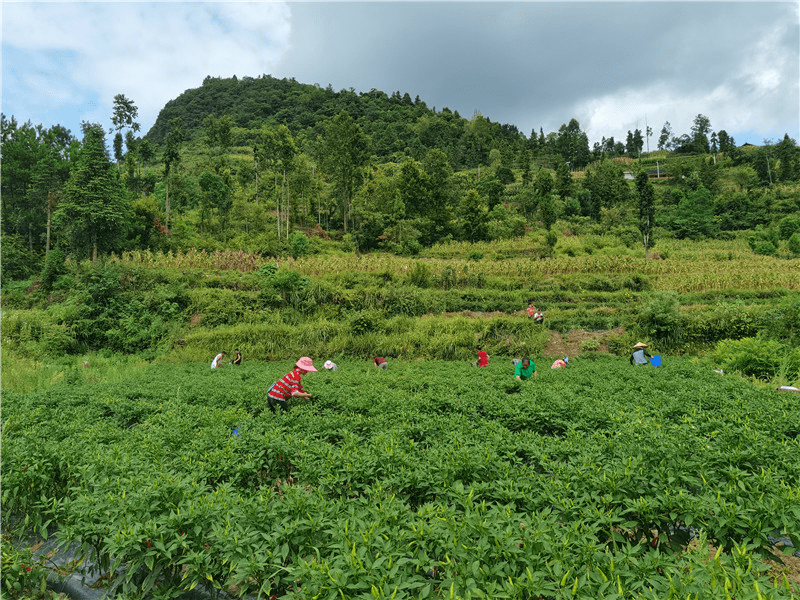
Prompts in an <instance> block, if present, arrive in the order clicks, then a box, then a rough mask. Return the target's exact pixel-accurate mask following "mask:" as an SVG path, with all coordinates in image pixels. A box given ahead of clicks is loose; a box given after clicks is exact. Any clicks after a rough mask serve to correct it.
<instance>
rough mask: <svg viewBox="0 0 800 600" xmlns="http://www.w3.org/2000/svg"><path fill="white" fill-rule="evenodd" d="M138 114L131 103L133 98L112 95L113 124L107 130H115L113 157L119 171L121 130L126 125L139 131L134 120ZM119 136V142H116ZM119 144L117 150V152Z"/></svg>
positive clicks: (137, 110) (111, 131)
mask: <svg viewBox="0 0 800 600" xmlns="http://www.w3.org/2000/svg"><path fill="white" fill-rule="evenodd" d="M137 116H139V109H138V108H136V105H135V104H134V103H133V100H131V99H129V98H126V97H125V95H124V94H117V95H116V96H114V112H113V114H112V115H111V123H112V124H113V125H114V126H113V127H112V128H111V129H110V130H109V131H108V132H109V133H113V132H115V131H116V132H117V133H116V135H115V136H114V158H116V160H117V171H119V163H120V161H121V160H122V130H123V129H125V128H126V127H127V128H129V129H132V130H133V131H139V128H140V126H139V123H137V122H136V121H135V119H136V117H137ZM117 138H119V142H117ZM117 146H119V152H117Z"/></svg>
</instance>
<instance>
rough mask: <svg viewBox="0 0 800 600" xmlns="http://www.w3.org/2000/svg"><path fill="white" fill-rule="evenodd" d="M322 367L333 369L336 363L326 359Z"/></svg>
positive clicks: (335, 367)
mask: <svg viewBox="0 0 800 600" xmlns="http://www.w3.org/2000/svg"><path fill="white" fill-rule="evenodd" d="M322 367H323V368H325V369H328V371H335V370H336V369H337V366H336V363H335V362H333V361H332V360H326V361H325V364H324V365H322Z"/></svg>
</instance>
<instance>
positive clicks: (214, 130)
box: [203, 113, 233, 153]
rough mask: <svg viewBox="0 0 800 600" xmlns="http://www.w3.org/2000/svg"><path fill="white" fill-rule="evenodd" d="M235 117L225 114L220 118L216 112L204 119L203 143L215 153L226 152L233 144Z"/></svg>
mask: <svg viewBox="0 0 800 600" xmlns="http://www.w3.org/2000/svg"><path fill="white" fill-rule="evenodd" d="M232 132H233V119H231V117H230V116H228V115H223V116H221V117H220V118H219V119H218V118H216V117H215V116H214V114H213V113H212V114H210V115H208V116H207V117H206V118H205V119H203V134H204V135H203V143H204V144H205V145H206V146H208V148H209V149H210V150H211V151H212V152H215V153H220V152H225V151H226V150H227V149H228V148H230V147H231V144H233V133H232Z"/></svg>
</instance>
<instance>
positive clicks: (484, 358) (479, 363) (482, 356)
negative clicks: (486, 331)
mask: <svg viewBox="0 0 800 600" xmlns="http://www.w3.org/2000/svg"><path fill="white" fill-rule="evenodd" d="M476 349H477V350H478V360H476V361H475V362H474V363H472V366H473V367H488V366H489V355H488V354H486V352H485V351H484V350H483V348H482V347H481V346H478V347H477V348H476Z"/></svg>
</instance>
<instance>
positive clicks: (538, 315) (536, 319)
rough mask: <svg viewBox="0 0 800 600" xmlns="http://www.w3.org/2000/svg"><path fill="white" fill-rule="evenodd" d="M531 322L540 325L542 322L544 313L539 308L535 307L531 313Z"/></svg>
mask: <svg viewBox="0 0 800 600" xmlns="http://www.w3.org/2000/svg"><path fill="white" fill-rule="evenodd" d="M533 322H534V323H536V324H537V325H541V324H542V323H544V313H543V312H542V311H540V310H539V309H537V310H536V312H535V313H533Z"/></svg>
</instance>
